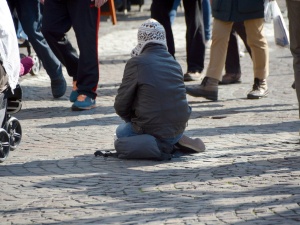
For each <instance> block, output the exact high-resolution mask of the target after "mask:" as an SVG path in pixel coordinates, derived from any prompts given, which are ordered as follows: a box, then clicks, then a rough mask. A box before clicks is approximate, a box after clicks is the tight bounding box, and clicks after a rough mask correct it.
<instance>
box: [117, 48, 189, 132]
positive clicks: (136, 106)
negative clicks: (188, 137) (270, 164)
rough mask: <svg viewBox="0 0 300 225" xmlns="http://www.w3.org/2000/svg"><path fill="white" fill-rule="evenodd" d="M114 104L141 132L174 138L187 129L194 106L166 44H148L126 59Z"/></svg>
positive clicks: (125, 118)
mask: <svg viewBox="0 0 300 225" xmlns="http://www.w3.org/2000/svg"><path fill="white" fill-rule="evenodd" d="M114 107H115V110H116V113H117V114H118V115H119V116H120V117H121V118H122V119H123V120H125V121H126V122H129V121H131V122H132V124H133V127H134V129H135V130H136V131H137V132H139V133H144V134H150V135H152V136H154V137H156V138H173V137H175V136H177V135H179V134H181V133H183V132H184V130H185V127H186V124H187V121H188V119H189V117H190V114H191V109H190V107H189V105H188V102H187V99H186V90H185V84H184V81H183V73H182V69H181V67H180V65H179V64H178V62H177V61H176V60H174V58H173V57H172V56H171V55H170V53H169V52H168V51H167V50H166V48H165V47H164V46H163V45H159V44H150V45H149V44H148V45H147V46H146V47H145V49H144V50H143V52H142V53H141V54H140V55H138V56H136V57H133V58H131V59H130V60H129V61H128V62H127V64H126V66H125V70H124V75H123V79H122V83H121V85H120V87H119V89H118V94H117V96H116V99H115V104H114Z"/></svg>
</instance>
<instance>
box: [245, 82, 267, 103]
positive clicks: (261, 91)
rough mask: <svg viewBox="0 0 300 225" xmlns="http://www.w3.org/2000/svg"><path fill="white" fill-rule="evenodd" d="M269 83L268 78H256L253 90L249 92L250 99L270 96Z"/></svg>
mask: <svg viewBox="0 0 300 225" xmlns="http://www.w3.org/2000/svg"><path fill="white" fill-rule="evenodd" d="M268 94H269V91H268V85H267V80H266V79H263V80H259V79H258V78H255V79H254V84H253V87H252V90H251V91H250V92H249V93H248V95H247V98H248V99H260V98H262V97H266V96H268Z"/></svg>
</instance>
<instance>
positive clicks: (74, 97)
mask: <svg viewBox="0 0 300 225" xmlns="http://www.w3.org/2000/svg"><path fill="white" fill-rule="evenodd" d="M78 95H79V93H78V91H77V90H76V91H74V90H72V92H71V94H70V102H76V100H77V97H78Z"/></svg>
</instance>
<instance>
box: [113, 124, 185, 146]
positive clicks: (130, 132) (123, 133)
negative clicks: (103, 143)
mask: <svg viewBox="0 0 300 225" xmlns="http://www.w3.org/2000/svg"><path fill="white" fill-rule="evenodd" d="M137 135H141V133H137V132H135V130H134V129H133V127H132V124H131V122H128V123H123V124H120V125H119V126H118V127H117V129H116V136H117V138H122V137H131V136H137ZM182 135H183V134H179V135H177V136H176V137H174V138H165V139H161V140H162V141H165V142H167V143H169V144H171V145H175V144H176V143H177V142H178V141H179V140H180V138H181V137H182Z"/></svg>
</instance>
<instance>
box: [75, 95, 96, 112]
mask: <svg viewBox="0 0 300 225" xmlns="http://www.w3.org/2000/svg"><path fill="white" fill-rule="evenodd" d="M95 107H96V100H95V99H92V98H90V97H88V96H86V95H82V94H81V95H78V97H77V100H76V101H75V102H74V104H73V105H72V110H73V111H81V110H87V109H92V108H95Z"/></svg>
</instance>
